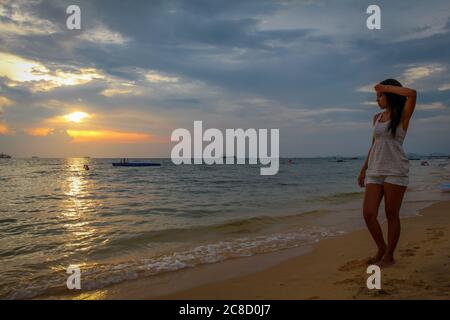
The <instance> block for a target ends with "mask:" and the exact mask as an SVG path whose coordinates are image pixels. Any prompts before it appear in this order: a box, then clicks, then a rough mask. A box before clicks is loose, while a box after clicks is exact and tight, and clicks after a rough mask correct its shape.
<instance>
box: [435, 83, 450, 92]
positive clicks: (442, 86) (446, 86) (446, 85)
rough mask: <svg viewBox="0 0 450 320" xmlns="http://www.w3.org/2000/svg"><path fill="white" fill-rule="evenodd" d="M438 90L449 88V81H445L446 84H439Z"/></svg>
mask: <svg viewBox="0 0 450 320" xmlns="http://www.w3.org/2000/svg"><path fill="white" fill-rule="evenodd" d="M438 90H439V91H446V90H450V83H446V84H443V85H441V86H440V87H439V88H438Z"/></svg>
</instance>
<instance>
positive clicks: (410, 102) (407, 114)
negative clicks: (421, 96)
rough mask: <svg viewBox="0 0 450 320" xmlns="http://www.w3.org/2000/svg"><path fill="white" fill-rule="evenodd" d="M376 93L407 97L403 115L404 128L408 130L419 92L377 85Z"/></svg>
mask: <svg viewBox="0 0 450 320" xmlns="http://www.w3.org/2000/svg"><path fill="white" fill-rule="evenodd" d="M375 91H376V92H378V93H395V94H398V95H400V96H404V97H406V104H405V109H404V110H403V114H402V126H403V129H405V130H406V129H408V125H409V119H411V116H412V114H413V112H414V108H415V107H416V99H417V91H416V90H414V89H410V88H405V87H397V86H389V85H383V84H377V85H376V86H375Z"/></svg>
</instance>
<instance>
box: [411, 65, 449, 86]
mask: <svg viewBox="0 0 450 320" xmlns="http://www.w3.org/2000/svg"><path fill="white" fill-rule="evenodd" d="M445 70H446V68H445V66H443V65H440V64H430V65H423V66H415V67H410V68H408V69H406V70H405V71H404V72H403V75H402V77H403V79H405V80H404V81H405V84H406V85H411V84H413V83H415V82H416V81H417V80H420V79H423V78H428V77H430V76H433V75H435V74H436V73H440V72H442V71H445Z"/></svg>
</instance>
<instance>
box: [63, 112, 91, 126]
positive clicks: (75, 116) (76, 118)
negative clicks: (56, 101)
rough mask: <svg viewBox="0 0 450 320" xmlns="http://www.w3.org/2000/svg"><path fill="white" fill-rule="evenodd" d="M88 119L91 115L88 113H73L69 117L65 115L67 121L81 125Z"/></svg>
mask: <svg viewBox="0 0 450 320" xmlns="http://www.w3.org/2000/svg"><path fill="white" fill-rule="evenodd" d="M87 117H89V115H88V114H87V113H86V112H80V111H77V112H72V113H69V114H68V115H65V116H64V119H66V120H67V121H70V122H76V123H80V122H81V121H83V120H84V119H86V118H87Z"/></svg>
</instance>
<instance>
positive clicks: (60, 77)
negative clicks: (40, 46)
mask: <svg viewBox="0 0 450 320" xmlns="http://www.w3.org/2000/svg"><path fill="white" fill-rule="evenodd" d="M0 76H3V77H8V78H9V79H10V80H13V81H14V82H15V84H13V86H15V85H17V84H18V83H22V84H24V85H30V87H31V90H32V91H49V90H52V89H54V88H58V87H61V86H74V85H81V84H85V83H88V82H90V81H92V80H95V79H104V78H105V77H104V75H103V74H101V72H100V71H98V70H96V69H95V68H80V69H79V70H62V69H61V68H53V70H51V69H50V67H48V66H45V65H44V64H42V63H40V62H38V61H34V60H29V59H25V58H22V57H20V56H16V55H12V54H9V53H4V52H3V53H2V52H0Z"/></svg>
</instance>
